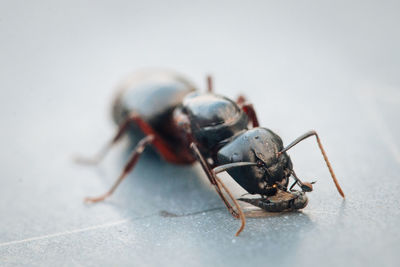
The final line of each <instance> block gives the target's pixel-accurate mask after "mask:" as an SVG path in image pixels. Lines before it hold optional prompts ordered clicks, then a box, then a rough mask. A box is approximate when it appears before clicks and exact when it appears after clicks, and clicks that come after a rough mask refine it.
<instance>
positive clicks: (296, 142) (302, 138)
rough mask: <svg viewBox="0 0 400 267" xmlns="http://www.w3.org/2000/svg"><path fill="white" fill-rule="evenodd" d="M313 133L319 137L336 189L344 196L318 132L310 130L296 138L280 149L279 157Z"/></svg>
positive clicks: (319, 143) (320, 147)
mask: <svg viewBox="0 0 400 267" xmlns="http://www.w3.org/2000/svg"><path fill="white" fill-rule="evenodd" d="M313 135H314V136H315V137H316V138H317V143H318V146H319V149H320V150H321V153H322V156H323V157H324V160H325V163H326V166H327V167H328V169H329V172H330V173H331V176H332V180H333V182H334V183H335V185H336V189H337V190H338V192H339V194H340V195H341V196H342V197H343V198H344V193H343V190H342V188H341V187H340V185H339V182H338V181H337V179H336V175H335V173H334V172H333V169H332V166H331V163H330V162H329V160H328V156H327V155H326V152H325V150H324V148H323V146H322V143H321V140H320V139H319V136H318V134H317V132H316V131H309V132H307V133H305V134H303V135H302V136H300V137H298V138H297V139H296V140H294V141H293V142H292V143H290V144H289V145H288V146H287V147H285V148H284V149H282V150H281V151H279V152H278V157H279V156H280V155H282V153H285V152H286V151H288V150H289V149H291V148H292V147H294V146H295V145H297V144H298V143H300V142H301V141H303V140H304V139H306V138H308V137H310V136H313Z"/></svg>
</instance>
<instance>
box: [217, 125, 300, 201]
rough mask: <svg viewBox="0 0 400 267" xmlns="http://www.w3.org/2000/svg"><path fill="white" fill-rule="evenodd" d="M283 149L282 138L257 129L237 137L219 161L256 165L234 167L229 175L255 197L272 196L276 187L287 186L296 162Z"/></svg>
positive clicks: (220, 155)
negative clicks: (276, 185)
mask: <svg viewBox="0 0 400 267" xmlns="http://www.w3.org/2000/svg"><path fill="white" fill-rule="evenodd" d="M282 148H283V144H282V140H281V138H280V137H279V136H278V135H276V134H275V133H274V132H272V131H271V130H269V129H266V128H261V127H258V128H254V129H251V130H248V131H246V132H244V133H242V134H241V135H239V136H237V137H236V138H235V139H234V140H232V141H231V142H229V143H228V144H226V145H225V146H224V147H223V148H221V150H220V151H219V152H218V162H219V163H220V164H228V163H235V162H253V163H256V164H255V166H243V167H237V168H232V169H230V170H228V173H229V174H230V175H231V176H232V178H233V179H235V180H236V182H238V183H239V184H240V185H241V186H242V187H243V188H244V189H246V190H247V191H248V192H249V193H251V194H262V195H271V194H274V193H275V192H276V188H275V187H274V185H275V184H280V185H283V186H287V182H288V178H289V176H290V175H291V171H292V162H291V160H290V158H289V156H288V155H287V154H286V153H282V154H281V155H279V156H278V152H279V151H281V150H282Z"/></svg>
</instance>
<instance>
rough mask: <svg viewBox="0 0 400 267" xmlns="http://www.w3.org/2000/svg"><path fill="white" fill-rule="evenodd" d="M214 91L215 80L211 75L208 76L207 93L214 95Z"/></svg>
mask: <svg viewBox="0 0 400 267" xmlns="http://www.w3.org/2000/svg"><path fill="white" fill-rule="evenodd" d="M213 91H214V88H213V80H212V77H211V75H208V76H207V92H209V93H212V92H213Z"/></svg>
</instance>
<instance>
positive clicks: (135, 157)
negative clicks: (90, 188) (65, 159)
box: [85, 135, 154, 203]
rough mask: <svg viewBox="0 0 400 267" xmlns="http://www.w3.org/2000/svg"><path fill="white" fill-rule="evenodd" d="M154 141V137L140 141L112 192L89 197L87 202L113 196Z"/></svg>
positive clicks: (150, 136)
mask: <svg viewBox="0 0 400 267" xmlns="http://www.w3.org/2000/svg"><path fill="white" fill-rule="evenodd" d="M153 141H154V136H153V135H148V136H146V137H144V138H143V139H142V140H140V141H139V143H138V144H137V145H136V147H135V149H134V150H133V152H132V155H131V157H130V159H129V161H128V163H127V164H126V165H125V167H124V170H123V171H122V173H121V175H120V176H119V177H118V179H117V181H115V183H114V185H113V186H112V187H111V189H110V190H108V191H107V192H106V193H105V194H103V195H101V196H98V197H87V198H85V202H90V203H94V202H99V201H103V200H104V199H106V198H107V197H109V196H111V194H112V193H113V192H114V191H115V189H117V187H118V185H119V184H120V183H121V182H122V180H124V178H125V177H126V175H127V174H128V173H129V172H131V171H132V169H133V167H134V166H135V165H136V162H137V161H138V159H139V157H140V155H141V154H142V152H143V151H144V149H145V148H146V146H147V145H149V144H151V143H152V142H153Z"/></svg>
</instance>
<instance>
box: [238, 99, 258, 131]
mask: <svg viewBox="0 0 400 267" xmlns="http://www.w3.org/2000/svg"><path fill="white" fill-rule="evenodd" d="M241 108H242V110H243V111H244V113H246V114H247V116H248V117H249V119H250V120H251V124H252V126H253V128H254V127H258V126H260V124H259V123H258V118H257V114H256V111H255V110H254V107H253V104H250V103H244V104H243V105H242V106H241Z"/></svg>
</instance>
